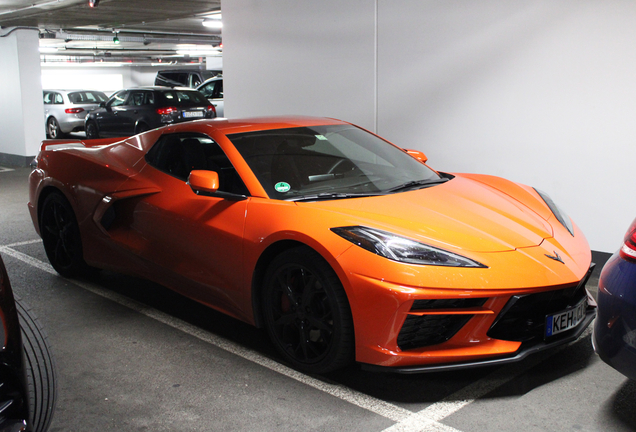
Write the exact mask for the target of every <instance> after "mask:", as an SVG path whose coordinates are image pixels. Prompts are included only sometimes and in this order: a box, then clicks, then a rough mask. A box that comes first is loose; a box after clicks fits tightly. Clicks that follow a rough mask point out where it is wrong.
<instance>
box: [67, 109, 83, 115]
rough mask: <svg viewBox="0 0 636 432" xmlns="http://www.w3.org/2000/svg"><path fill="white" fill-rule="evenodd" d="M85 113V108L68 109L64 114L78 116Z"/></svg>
mask: <svg viewBox="0 0 636 432" xmlns="http://www.w3.org/2000/svg"><path fill="white" fill-rule="evenodd" d="M82 111H84V108H66V109H65V110H64V112H65V113H66V114H78V113H81V112H82Z"/></svg>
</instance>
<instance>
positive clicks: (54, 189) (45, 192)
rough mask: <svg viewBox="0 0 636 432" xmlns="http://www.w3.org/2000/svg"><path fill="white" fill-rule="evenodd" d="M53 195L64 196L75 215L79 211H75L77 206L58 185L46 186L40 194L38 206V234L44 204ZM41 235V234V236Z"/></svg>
mask: <svg viewBox="0 0 636 432" xmlns="http://www.w3.org/2000/svg"><path fill="white" fill-rule="evenodd" d="M53 193H59V194H60V195H62V196H63V197H64V198H65V199H66V200H67V201H68V202H69V204H70V205H71V208H72V209H73V212H75V214H77V211H76V209H75V205H74V204H73V200H72V199H71V198H70V197H69V196H68V195H67V194H66V193H64V191H63V190H62V189H61V188H59V187H57V186H56V185H53V184H49V185H46V186H44V187H43V188H42V190H41V191H40V194H39V195H38V201H37V202H38V204H37V218H38V221H37V228H38V232H39V230H40V221H41V220H42V204H44V200H46V198H47V197H48V196H49V195H51V194H53ZM40 235H41V234H40Z"/></svg>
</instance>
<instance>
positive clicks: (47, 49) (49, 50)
mask: <svg viewBox="0 0 636 432" xmlns="http://www.w3.org/2000/svg"><path fill="white" fill-rule="evenodd" d="M38 49H39V50H40V52H41V53H56V52H57V48H56V47H47V46H41V47H39V48H38Z"/></svg>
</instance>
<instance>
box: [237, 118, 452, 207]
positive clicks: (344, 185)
mask: <svg viewBox="0 0 636 432" xmlns="http://www.w3.org/2000/svg"><path fill="white" fill-rule="evenodd" d="M228 138H229V139H230V141H232V143H233V144H234V145H235V146H236V148H237V149H238V151H239V152H240V153H241V155H242V156H243V158H244V159H245V161H246V162H247V164H248V165H249V167H250V168H251V169H252V171H253V172H254V174H255V175H256V177H257V178H258V180H259V181H260V183H261V184H262V185H263V188H264V189H265V191H266V192H267V194H268V195H269V197H270V198H274V199H282V200H295V201H298V200H308V201H311V200H319V199H339V198H350V197H356V196H368V195H384V194H388V193H396V192H402V191H406V190H412V189H414V188H422V187H427V186H431V185H434V184H438V183H441V182H443V181H446V178H443V177H441V176H440V175H439V174H437V173H436V172H435V171H433V170H431V169H430V168H428V167H427V166H425V165H424V164H422V163H420V162H419V161H417V160H416V159H414V158H413V157H411V156H409V155H408V154H406V152H404V151H402V150H401V149H399V148H397V147H395V146H393V145H391V144H389V143H388V142H386V141H384V140H382V139H381V138H378V137H377V136H375V135H373V134H371V133H369V132H366V131H364V130H362V129H360V128H358V127H355V126H352V125H327V126H311V127H299V128H288V129H275V130H266V131H258V132H246V133H240V134H231V135H228Z"/></svg>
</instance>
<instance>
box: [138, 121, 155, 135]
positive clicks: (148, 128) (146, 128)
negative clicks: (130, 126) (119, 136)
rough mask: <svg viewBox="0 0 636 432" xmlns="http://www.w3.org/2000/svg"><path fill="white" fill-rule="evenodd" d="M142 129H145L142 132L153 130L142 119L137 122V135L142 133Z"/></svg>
mask: <svg viewBox="0 0 636 432" xmlns="http://www.w3.org/2000/svg"><path fill="white" fill-rule="evenodd" d="M141 127H144V129H143V130H142V131H141V132H144V131H148V130H150V129H152V128H151V127H150V125H149V124H148V122H147V121H146V120H145V119H143V118H140V119H137V121H136V122H135V134H138V133H141V132H139V129H140V128H141Z"/></svg>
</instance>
